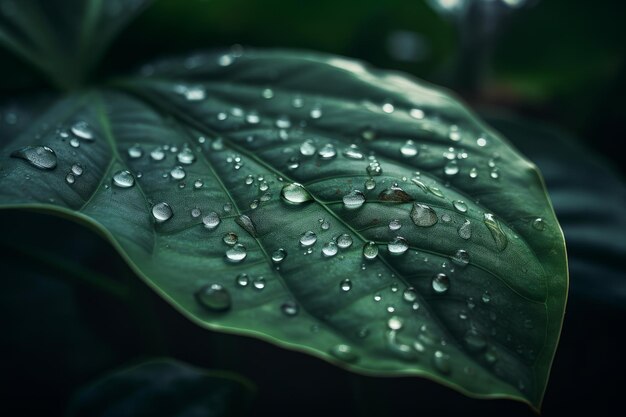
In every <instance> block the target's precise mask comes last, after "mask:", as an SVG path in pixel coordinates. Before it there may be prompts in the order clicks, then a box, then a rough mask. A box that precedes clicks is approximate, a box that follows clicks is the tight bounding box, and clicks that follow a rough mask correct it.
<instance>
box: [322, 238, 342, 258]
mask: <svg viewBox="0 0 626 417" xmlns="http://www.w3.org/2000/svg"><path fill="white" fill-rule="evenodd" d="M337 250H338V249H337V244H336V243H335V242H332V241H331V242H328V243H326V244H325V245H324V246H323V247H322V254H323V255H324V256H325V257H327V258H331V257H333V256H335V255H337Z"/></svg>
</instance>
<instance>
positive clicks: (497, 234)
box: [484, 213, 508, 252]
mask: <svg viewBox="0 0 626 417" xmlns="http://www.w3.org/2000/svg"><path fill="white" fill-rule="evenodd" d="M484 221H485V225H486V226H487V228H488V229H489V232H491V237H493V241H494V242H495V243H496V248H497V249H498V250H499V251H500V252H502V251H503V250H504V249H505V248H506V246H507V244H508V239H507V237H506V234H504V231H503V230H502V227H501V226H500V223H498V221H497V220H496V219H495V217H494V216H493V214H491V213H485V215H484Z"/></svg>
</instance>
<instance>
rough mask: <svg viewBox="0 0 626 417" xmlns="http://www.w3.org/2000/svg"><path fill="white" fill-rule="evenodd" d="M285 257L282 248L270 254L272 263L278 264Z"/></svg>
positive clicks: (285, 252) (285, 254) (284, 251)
mask: <svg viewBox="0 0 626 417" xmlns="http://www.w3.org/2000/svg"><path fill="white" fill-rule="evenodd" d="M286 257H287V251H286V250H285V249H283V248H278V249H276V250H275V251H274V253H272V262H274V263H275V264H279V263H281V262H282V261H284V260H285V258H286Z"/></svg>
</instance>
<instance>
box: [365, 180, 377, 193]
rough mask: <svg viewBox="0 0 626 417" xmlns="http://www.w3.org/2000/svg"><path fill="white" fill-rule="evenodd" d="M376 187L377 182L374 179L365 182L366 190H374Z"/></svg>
mask: <svg viewBox="0 0 626 417" xmlns="http://www.w3.org/2000/svg"><path fill="white" fill-rule="evenodd" d="M374 187H376V181H374V178H368V179H366V180H365V189H366V190H373V189H374Z"/></svg>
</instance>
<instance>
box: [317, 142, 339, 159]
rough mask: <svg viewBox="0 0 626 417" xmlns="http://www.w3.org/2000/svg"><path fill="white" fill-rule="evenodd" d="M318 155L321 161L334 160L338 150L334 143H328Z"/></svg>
mask: <svg viewBox="0 0 626 417" xmlns="http://www.w3.org/2000/svg"><path fill="white" fill-rule="evenodd" d="M317 154H318V155H319V157H320V158H321V159H333V158H334V157H335V156H337V150H336V149H335V146H334V145H333V144H332V143H327V144H326V145H324V146H322V147H321V148H320V150H319V151H317Z"/></svg>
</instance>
